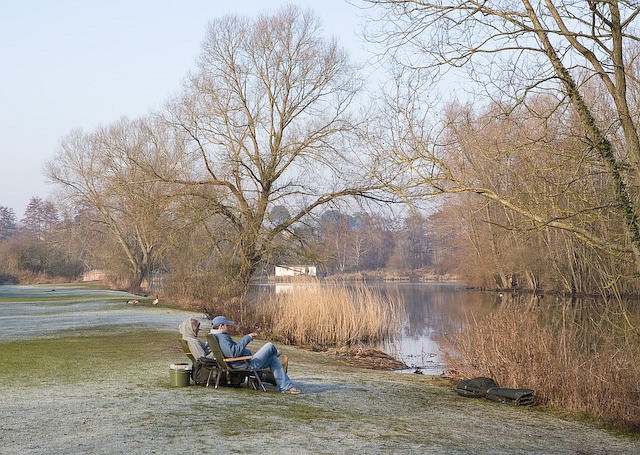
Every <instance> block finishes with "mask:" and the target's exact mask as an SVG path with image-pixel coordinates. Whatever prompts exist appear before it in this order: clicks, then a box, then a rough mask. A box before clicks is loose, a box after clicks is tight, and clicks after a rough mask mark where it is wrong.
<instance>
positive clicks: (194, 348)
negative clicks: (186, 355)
mask: <svg viewBox="0 0 640 455" xmlns="http://www.w3.org/2000/svg"><path fill="white" fill-rule="evenodd" d="M187 344H188V345H189V350H190V351H191V354H192V355H193V356H194V357H195V358H196V359H199V358H200V357H212V356H210V355H209V354H211V349H209V345H208V344H207V343H206V342H204V341H202V340H196V339H194V340H187Z"/></svg>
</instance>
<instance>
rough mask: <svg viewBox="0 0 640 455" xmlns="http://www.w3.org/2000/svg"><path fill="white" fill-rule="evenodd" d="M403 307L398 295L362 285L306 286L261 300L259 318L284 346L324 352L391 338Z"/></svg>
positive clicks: (398, 323) (302, 285) (399, 328)
mask: <svg viewBox="0 0 640 455" xmlns="http://www.w3.org/2000/svg"><path fill="white" fill-rule="evenodd" d="M403 308H404V306H403V305H402V302H401V301H400V300H399V299H398V298H397V297H394V298H390V297H385V296H383V295H382V294H381V293H380V292H379V291H378V290H375V289H371V288H370V287H367V286H366V285H364V284H355V285H346V284H339V283H335V284H320V283H305V284H299V285H295V286H293V287H292V288H291V290H290V291H289V292H286V293H282V294H276V295H271V296H270V297H268V298H263V300H262V301H261V302H260V303H259V305H258V316H259V319H260V320H261V321H262V324H264V326H265V327H269V330H270V335H271V336H272V337H274V338H276V339H278V340H280V341H281V342H283V343H287V344H296V345H302V346H316V347H325V348H326V347H334V346H351V345H356V344H370V343H377V342H379V341H384V340H389V339H393V338H395V337H396V336H397V335H398V334H399V332H400V330H401V327H402V315H403V314H404V313H403Z"/></svg>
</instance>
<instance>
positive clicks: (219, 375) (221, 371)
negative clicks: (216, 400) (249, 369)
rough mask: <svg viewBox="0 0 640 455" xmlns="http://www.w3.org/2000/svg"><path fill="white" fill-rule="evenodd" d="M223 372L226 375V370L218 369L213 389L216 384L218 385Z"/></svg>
mask: <svg viewBox="0 0 640 455" xmlns="http://www.w3.org/2000/svg"><path fill="white" fill-rule="evenodd" d="M223 373H224V374H225V375H226V374H227V370H223V369H220V370H218V377H217V378H216V386H215V387H214V388H215V389H217V388H218V386H219V385H220V378H221V377H222V374H223Z"/></svg>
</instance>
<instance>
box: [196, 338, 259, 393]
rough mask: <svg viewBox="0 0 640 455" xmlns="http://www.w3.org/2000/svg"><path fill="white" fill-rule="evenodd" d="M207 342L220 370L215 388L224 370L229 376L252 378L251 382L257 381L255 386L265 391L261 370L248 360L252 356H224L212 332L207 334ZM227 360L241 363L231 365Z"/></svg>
mask: <svg viewBox="0 0 640 455" xmlns="http://www.w3.org/2000/svg"><path fill="white" fill-rule="evenodd" d="M207 343H209V347H210V348H211V352H213V356H214V357H215V359H216V361H217V362H218V366H219V367H220V372H219V373H218V377H217V378H216V386H215V388H216V389H217V388H218V385H220V377H221V376H222V373H223V372H224V373H226V375H228V376H229V378H230V377H231V375H232V374H237V375H241V376H243V377H244V378H243V380H244V379H245V378H247V377H250V378H251V379H252V380H253V381H251V383H252V384H256V383H257V387H260V388H261V389H262V391H263V392H266V391H267V389H266V388H265V387H264V384H263V383H262V379H261V378H260V373H261V372H262V371H263V370H256V369H255V368H253V367H252V366H251V362H249V361H250V360H251V359H252V358H253V356H250V355H247V356H242V357H226V358H225V356H224V354H223V353H222V349H220V343H218V339H217V338H216V336H215V335H214V334H211V333H210V334H208V335H207ZM229 362H243V364H242V365H240V366H233V365H230V364H229ZM254 381H255V382H254ZM254 387H256V386H255V385H254Z"/></svg>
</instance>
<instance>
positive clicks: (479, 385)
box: [456, 377, 498, 398]
mask: <svg viewBox="0 0 640 455" xmlns="http://www.w3.org/2000/svg"><path fill="white" fill-rule="evenodd" d="M494 387H498V384H496V383H495V381H494V380H493V379H491V378H483V377H480V378H473V379H466V380H464V381H460V382H459V383H458V385H457V386H456V392H457V393H458V395H462V396H463V397H471V398H481V397H485V396H486V395H487V391H488V390H489V389H492V388H494Z"/></svg>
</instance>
